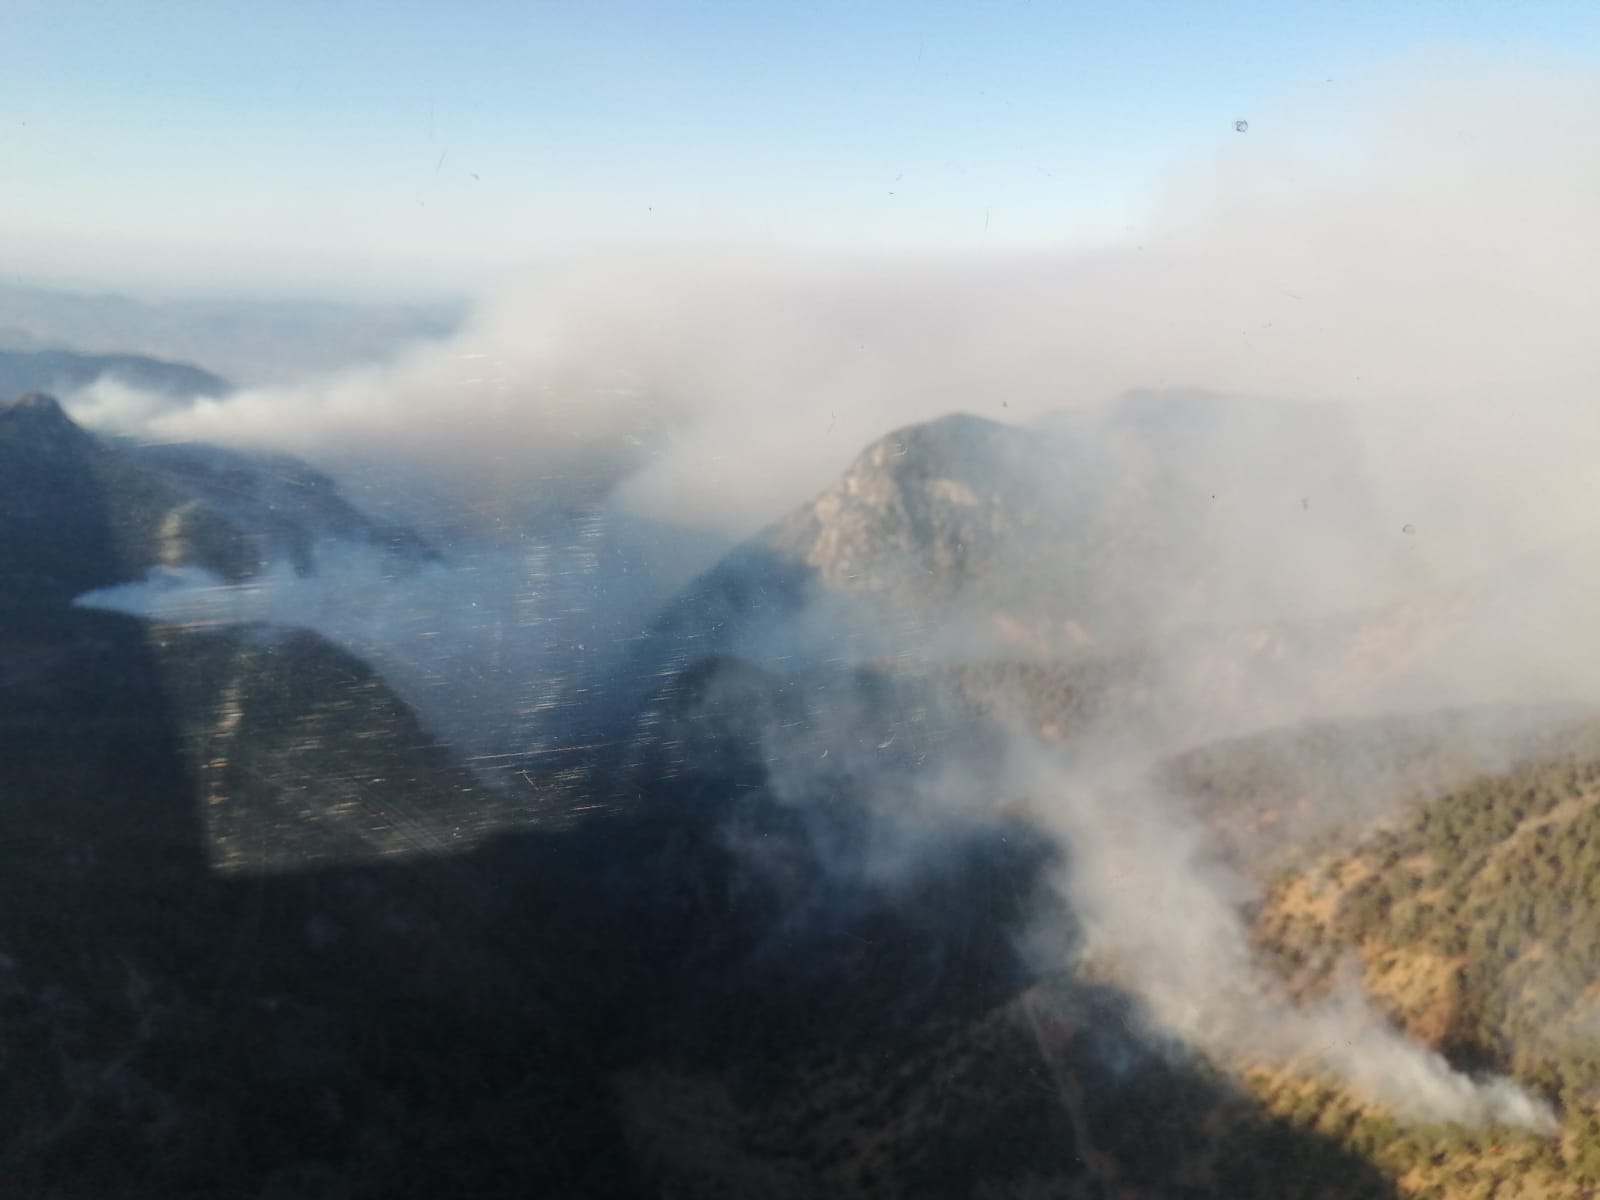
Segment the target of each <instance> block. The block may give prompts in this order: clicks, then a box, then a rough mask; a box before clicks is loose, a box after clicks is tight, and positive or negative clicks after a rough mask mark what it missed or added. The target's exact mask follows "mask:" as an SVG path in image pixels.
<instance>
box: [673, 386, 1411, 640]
mask: <svg viewBox="0 0 1600 1200" xmlns="http://www.w3.org/2000/svg"><path fill="white" fill-rule="evenodd" d="M1360 464H1361V458H1360V455H1359V453H1358V447H1357V446H1356V445H1355V443H1354V439H1353V435H1352V433H1351V432H1350V430H1349V429H1348V428H1347V427H1346V426H1345V424H1344V423H1343V421H1342V417H1341V414H1340V413H1339V411H1338V410H1337V409H1333V408H1330V407H1320V406H1315V405H1297V404H1287V403H1276V402H1270V401H1254V400H1246V399H1236V398H1231V397H1220V396H1211V395H1207V394H1204V393H1199V394H1195V393H1135V394H1132V395H1130V396H1127V397H1124V398H1123V399H1122V400H1120V401H1119V402H1117V403H1115V404H1113V405H1110V406H1108V407H1106V408H1103V409H1093V410H1086V411H1077V412H1072V413H1064V414H1060V415H1057V416H1055V417H1053V418H1051V419H1048V420H1046V421H1045V422H1043V423H1042V424H1041V425H1039V426H1036V427H1033V428H1025V427H1021V426H1013V425H1006V424H1002V423H999V422H996V421H992V420H987V419H984V418H979V417H972V416H964V415H955V416H949V417H945V418H942V419H940V420H936V421H932V422H928V423H926V424H922V425H916V426H911V427H909V428H906V429H902V430H899V431H896V432H894V433H891V434H889V435H888V436H887V437H885V438H883V439H881V440H879V441H878V442H876V443H874V444H873V445H872V446H870V447H868V448H867V449H866V450H865V451H864V452H863V453H862V454H861V455H860V456H859V457H858V458H857V459H856V460H855V461H854V462H853V463H852V464H851V465H850V467H849V468H848V469H847V470H846V472H845V473H844V475H843V477H842V478H841V479H840V480H839V482H838V483H836V484H835V485H834V486H832V487H831V488H829V489H827V490H826V491H824V492H823V493H822V494H821V495H820V496H818V497H817V498H816V499H815V500H813V501H811V502H810V503H808V504H805V505H802V506H801V507H800V508H798V509H797V510H796V511H794V512H793V513H791V514H790V515H789V516H788V517H786V518H785V519H783V520H782V521H780V522H778V523H777V524H776V525H774V526H772V527H771V528H769V529H767V530H765V531H764V532H763V533H761V534H760V535H759V536H758V537H756V538H755V539H753V540H752V541H751V542H750V543H748V544H747V545H745V546H744V547H741V548H740V549H739V550H738V551H736V552H735V553H734V554H733V555H731V556H730V557H729V558H728V560H727V561H726V562H724V563H723V564H721V565H720V566H719V567H717V568H716V569H714V570H713V571H711V572H710V573H709V574H708V575H707V576H706V577H705V578H704V579H703V580H701V581H700V583H699V584H698V585H697V586H696V587H695V588H692V589H690V591H689V593H688V594H687V595H686V596H685V597H684V598H683V599H682V600H680V601H679V602H678V603H677V605H676V606H675V607H674V608H673V609H672V610H671V611H670V612H669V613H668V614H667V615H666V616H665V617H664V627H665V628H666V629H668V630H669V631H671V632H672V634H673V635H674V636H684V635H689V634H693V635H698V636H700V637H702V638H712V639H714V641H715V643H716V644H717V645H718V646H720V647H723V648H737V647H740V646H741V645H744V644H748V643H750V642H757V643H758V642H759V641H760V639H761V638H763V637H773V636H775V635H774V633H773V631H772V630H771V629H770V628H764V627H763V625H762V623H763V622H765V624H766V625H771V624H774V623H776V624H780V625H781V624H785V623H791V622H793V621H794V619H795V617H796V616H797V615H798V613H799V611H800V609H801V608H803V607H804V606H806V605H808V604H810V603H812V602H814V601H818V600H821V599H822V598H823V597H838V598H843V600H844V601H845V602H847V603H848V604H849V605H850V606H851V607H853V608H862V609H865V610H866V611H865V612H864V613H860V614H857V619H858V621H862V622H865V623H866V625H867V626H868V627H869V628H870V629H871V630H872V631H873V636H875V637H876V639H877V641H878V644H879V645H880V646H881V647H887V648H891V649H892V648H894V647H897V646H899V645H901V644H903V643H904V644H915V645H918V646H919V647H921V648H923V649H924V651H925V649H926V647H927V646H928V644H929V643H930V641H932V640H933V639H932V638H931V637H930V634H931V633H932V632H933V631H934V630H935V629H937V631H938V637H939V638H940V639H943V640H945V641H946V642H948V641H949V640H950V639H952V638H961V639H964V641H963V643H962V644H963V645H964V646H965V651H964V652H967V653H970V652H971V650H972V648H973V641H974V639H977V640H979V641H982V642H987V643H989V644H990V645H1001V646H1003V645H1007V644H1009V645H1011V646H1014V647H1016V648H1017V649H1018V650H1019V651H1025V652H1027V653H1030V654H1038V653H1047V654H1050V653H1053V654H1063V653H1071V654H1079V653H1084V652H1087V651H1094V652H1102V653H1103V652H1106V651H1108V650H1116V649H1118V648H1120V647H1122V646H1124V645H1126V644H1128V643H1130V642H1137V641H1141V640H1144V639H1148V638H1151V637H1156V636H1162V635H1168V634H1171V633H1174V632H1176V631H1178V630H1181V629H1184V628H1186V627H1189V626H1195V625H1210V626H1214V625H1219V624H1239V623H1243V622H1261V621H1264V620H1269V619H1270V620H1275V621H1282V620H1285V619H1293V618H1295V617H1298V616H1310V615H1316V614H1324V615H1325V614H1331V613H1336V612H1342V611H1347V610H1349V609H1350V608H1353V607H1359V606H1360V605H1361V604H1362V603H1363V602H1368V603H1370V602H1371V601H1372V599H1373V595H1374V593H1372V592H1370V591H1363V590H1362V589H1363V588H1369V587H1370V584H1371V581H1373V580H1375V579H1376V580H1378V581H1379V582H1380V584H1382V585H1388V586H1391V587H1392V586H1396V585H1397V584H1398V583H1399V582H1400V581H1401V580H1403V578H1404V576H1405V572H1406V568H1407V563H1406V559H1405V555H1404V550H1405V547H1404V546H1403V545H1400V544H1399V541H1400V539H1399V529H1398V526H1397V527H1396V528H1395V529H1394V530H1392V531H1391V533H1392V534H1393V535H1394V536H1391V537H1387V538H1378V537H1375V536H1374V535H1375V533H1376V531H1377V528H1378V526H1379V524H1380V522H1379V521H1378V518H1377V515H1376V511H1375V501H1374V498H1373V496H1372V495H1371V494H1370V490H1369V489H1368V487H1367V485H1366V481H1365V480H1364V478H1363V474H1362V470H1361V465H1360ZM1356 563H1359V564H1360V566H1361V569H1360V570H1352V569H1349V568H1351V567H1352V566H1353V565H1354V564H1356ZM752 613H754V614H756V615H755V617H752V615H751V614H752ZM837 615H838V614H837V613H833V612H830V614H829V620H830V622H835V618H836V616H837ZM835 623H836V622H835ZM781 640H782V639H781V638H780V641H781Z"/></svg>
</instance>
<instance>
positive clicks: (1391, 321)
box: [133, 62, 1600, 558]
mask: <svg viewBox="0 0 1600 1200" xmlns="http://www.w3.org/2000/svg"><path fill="white" fill-rule="evenodd" d="M1597 131H1600V92H1597V88H1596V86H1595V84H1594V82H1593V81H1592V80H1590V79H1588V78H1583V77H1573V76H1570V75H1566V74H1563V73H1561V72H1560V71H1556V70H1549V71H1538V70H1535V69H1531V68H1530V69H1526V70H1519V69H1514V68H1509V67H1506V66H1504V65H1497V64H1492V63H1484V62H1454V63H1449V64H1442V65H1434V66H1431V67H1424V68H1422V69H1417V70H1414V71H1413V72H1412V73H1411V75H1410V76H1409V77H1407V78H1403V79H1398V78H1397V79H1390V80H1388V81H1385V82H1379V83H1375V84H1372V85H1370V86H1369V87H1368V88H1367V90H1366V91H1365V92H1364V93H1363V94H1361V96H1360V98H1359V99H1358V100H1356V101H1349V100H1346V101H1345V102H1342V103H1334V102H1332V101H1326V102H1317V101H1310V100H1308V101H1303V102H1300V103H1298V104H1288V105H1286V106H1285V108H1284V109H1283V111H1282V112H1281V113H1271V112H1269V113H1262V114H1257V115H1256V116H1255V117H1254V118H1253V119H1252V122H1251V126H1250V131H1249V133H1248V134H1246V135H1235V134H1233V133H1232V132H1231V130H1229V131H1227V132H1226V134H1219V142H1218V146H1217V149H1216V151H1215V153H1214V154H1213V155H1212V157H1211V159H1210V160H1209V161H1207V162H1204V163H1202V164H1199V165H1198V166H1195V167H1192V168H1191V169H1190V170H1188V171H1187V172H1186V173H1183V174H1180V175H1175V176H1174V177H1173V178H1172V180H1171V181H1170V183H1169V185H1168V187H1167V189H1166V191H1165V193H1164V194H1163V196H1162V197H1161V199H1160V200H1159V202H1158V203H1157V204H1156V205H1155V206H1154V208H1153V211H1152V213H1151V214H1150V215H1149V216H1148V217H1147V218H1146V219H1145V220H1143V221H1142V222H1140V223H1139V224H1138V225H1136V226H1135V227H1134V228H1132V229H1130V231H1129V233H1128V234H1127V236H1126V238H1125V239H1124V240H1123V241H1122V242H1121V243H1119V244H1115V245H1108V246H1105V247H1102V248H1099V249H1087V250H1085V249H1079V250H1063V251H1042V252H1039V253H1036V254H1029V255H1021V254H1017V255H1011V256H1005V257H995V258H982V257H978V256H967V257H962V258H942V259H941V258H932V257H929V258H923V259H917V258H911V257H901V258H892V259H891V258H882V259H866V258H861V257H856V258H845V257H839V256H829V255H826V254H818V255H810V256H805V257H801V256H797V255H792V254H783V253H778V252H773V251H769V250H766V249H762V248H757V247H728V246H718V245H714V244H707V245H703V246H698V247H679V248H678V249H676V250H673V251H662V250H651V251H639V252H636V253H632V254H626V255H624V254H620V253H595V254H593V255H577V254H575V255H572V256H569V257H568V258H566V259H564V260H556V261H550V262H548V263H546V264H545V265H544V267H543V268H542V269H541V270H540V271H539V272H538V273H537V275H536V277H533V278H531V279H530V278H526V277H524V278H520V279H518V280H517V281H514V282H511V283H508V284H506V285H504V286H503V287H501V288H499V289H498V290H495V291H493V292H492V293H491V294H489V295H487V296H486V297H485V298H484V299H483V301H482V303H481V305H480V306H479V309H478V312H477V315H476V317H475V318H474V319H472V320H470V321H469V322H468V324H467V326H466V328H465V329H464V330H463V332H462V333H461V334H460V335H459V336H458V337H456V338H455V339H453V340H451V341H449V342H447V343H444V344H442V345H438V346H431V347H425V348H422V349H418V350H416V351H414V352H413V353H411V354H409V355H406V356H403V357H402V358H400V359H399V360H397V361H394V362H392V363H390V364H389V365H387V366H383V367H373V368H368V369H361V370H356V371H346V372H341V373H336V374H334V375H332V376H329V377H326V378H322V379H314V380H309V381H306V382H304V383H302V384H300V385H296V386H287V387H281V388H272V389H264V390H255V391H247V392H245V393H243V394H242V395H239V396H237V397H234V398H231V399H229V400H226V401H219V402H214V403H205V404H201V405H199V406H197V407H195V408H192V409H188V410H185V411H181V412H169V413H165V414H161V415H156V416H150V415H149V414H138V413H135V414H133V415H134V422H133V423H134V425H135V426H136V427H137V428H138V429H139V430H142V431H143V432H145V433H148V434H150V435H153V436H158V437H164V438H201V439H206V440H213V441H220V442H227V443H230V444H236V445H252V446H264V447H272V448H275V449H283V450H288V451H292V452H296V453H301V454H305V455H307V456H308V457H311V458H313V459H316V460H319V461H323V462H328V461H333V460H341V461H342V460H345V459H348V458H349V457H350V456H351V455H353V454H356V455H361V456H363V457H371V458H382V459H384V460H385V461H390V462H393V461H396V460H399V461H404V462H407V463H409V464H411V465H413V466H414V467H416V468H420V469H421V470H423V471H424V472H426V473H427V474H429V475H432V476H434V477H436V478H437V477H440V476H443V477H444V478H445V479H446V480H448V481H449V482H450V483H451V484H452V485H454V486H456V487H459V488H462V489H465V490H466V491H468V492H470V493H471V494H473V495H475V496H477V497H478V498H479V499H481V500H483V501H484V502H486V503H495V504H505V503H507V502H508V501H507V497H508V496H510V495H513V494H514V495H516V496H517V497H519V500H520V502H525V503H551V502H556V503H559V502H566V501H567V500H569V499H570V498H571V497H572V496H573V495H574V494H579V495H587V494H592V493H593V492H596V491H605V490H607V489H608V488H611V487H614V486H617V485H619V484H620V485H621V491H622V496H623V498H624V499H625V500H626V502H627V503H628V504H630V505H631V506H633V507H635V508H638V509H641V510H644V511H646V512H648V513H649V514H650V515H652V516H654V517H657V518H661V519H672V520H679V521H688V522H698V523H709V524H712V525H715V526H717V527H719V528H722V529H724V530H725V531H727V532H729V533H731V534H735V535H742V534H747V533H749V532H751V531H753V529H755V528H756V527H758V526H759V525H760V524H761V523H763V522H764V521H766V520H768V519H771V518H773V517H775V516H776V515H778V514H779V513H781V512H782V511H783V510H784V509H785V508H787V507H788V506H790V505H792V504H794V503H797V502H798V501H800V500H802V499H803V498H805V497H806V496H807V495H809V494H810V493H812V492H813V491H815V490H816V489H817V488H818V487H820V486H821V485H823V484H824V483H825V482H826V481H827V480H828V479H829V478H830V477H831V476H832V475H833V474H834V473H835V472H837V470H838V469H839V468H840V467H841V466H842V465H843V463H844V462H845V461H847V460H848V458H849V456H850V455H852V454H853V453H854V452H855V450H856V449H857V448H858V447H859V446H860V445H862V444H863V443H864V442H865V441H866V440H868V439H870V438H871V437H873V436H876V435H879V434H881V433H883V432H885V431H886V430H887V429H889V428H891V427H893V426H895V425H898V424H902V423H906V422H909V421H913V420H917V419H921V418H925V417H929V416H932V415H936V414H938V413H941V412H944V411H949V410H952V409H965V410H969V411H976V412H979V413H982V414H985V415H992V416H996V417H1003V418H1008V419H1023V418H1026V417H1028V416H1030V415H1032V414H1036V413H1038V412H1040V411H1043V410H1045V409H1049V408H1053V407H1057V406H1062V405H1072V404H1078V403H1083V402H1089V401H1098V400H1102V399H1104V398H1106V397H1107V396H1110V395H1113V394H1116V393H1117V392H1119V391H1121V390H1123V389H1125V388H1129V387H1136V386H1164V385H1172V386H1203V387H1208V388H1212V389H1215V390H1219V391H1230V392H1242V393H1253V394H1268V395H1279V396H1289V397H1296V398H1313V397H1330V398H1337V399H1341V400H1344V401H1347V402H1349V403H1351V404H1353V405H1354V406H1355V407H1356V408H1357V410H1358V411H1359V412H1360V413H1361V414H1362V417H1363V422H1362V428H1363V429H1364V430H1365V431H1366V432H1367V434H1368V436H1369V437H1370V439H1371V442H1372V445H1371V447H1370V449H1371V453H1372V455H1373V463H1374V468H1375V475H1376V476H1377V477H1378V478H1380V479H1381V481H1382V483H1383V485H1384V487H1385V488H1386V489H1388V491H1389V494H1390V497H1391V499H1392V501H1393V506H1394V508H1395V509H1396V511H1404V512H1405V513H1407V516H1406V522H1408V523H1411V524H1413V525H1414V526H1415V527H1417V528H1418V529H1419V530H1424V531H1426V532H1427V534H1428V536H1429V537H1430V539H1432V544H1433V545H1435V546H1438V547H1441V552H1442V548H1443V547H1445V546H1447V545H1448V547H1449V549H1450V552H1451V554H1452V555H1453V556H1457V557H1465V558H1479V557H1482V553H1481V549H1482V547H1484V546H1485V545H1486V544H1487V545H1492V546H1493V547H1494V548H1495V549H1496V550H1498V549H1499V548H1501V547H1502V546H1503V545H1504V544H1505V543H1506V542H1507V541H1508V540H1511V539H1525V538H1534V537H1556V536H1560V535H1562V534H1565V533H1570V532H1573V531H1574V530H1575V529H1577V528H1579V527H1580V526H1581V525H1582V523H1583V521H1585V520H1586V519H1587V518H1584V517H1581V516H1580V514H1581V513H1582V512H1583V511H1584V505H1585V501H1591V500H1593V499H1594V493H1593V484H1592V483H1591V482H1590V478H1589V477H1591V476H1592V473H1590V472H1586V471H1582V472H1580V471H1579V470H1578V468H1580V467H1581V465H1582V464H1583V463H1584V462H1586V461H1587V460H1588V456H1590V455H1592V453H1593V451H1594V450H1595V448H1596V446H1597V443H1600V426H1597V422H1600V414H1597V413H1596V411H1595V409H1594V407H1593V405H1592V404H1590V403H1589V400H1588V397H1589V389H1590V388H1591V387H1592V386H1593V384H1594V383H1595V381H1596V378H1597V375H1600V350H1597V349H1596V348H1595V345H1594V340H1593V338H1592V337H1590V336H1589V328H1590V318H1591V315H1592V310H1593V289H1592V280H1593V279H1594V278H1595V277H1596V275H1597V269H1600V229H1597V227H1596V224H1597V223H1596V219H1595V217H1594V215H1593V214H1594V213H1596V212H1600V137H1596V136H1595V134H1596V132H1597ZM1330 147H1333V148H1332V149H1330ZM1467 480H1471V487H1470V488H1468V487H1465V486H1463V485H1464V483H1465V481H1467ZM1589 511H1592V507H1591V508H1590V509H1589Z"/></svg>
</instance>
